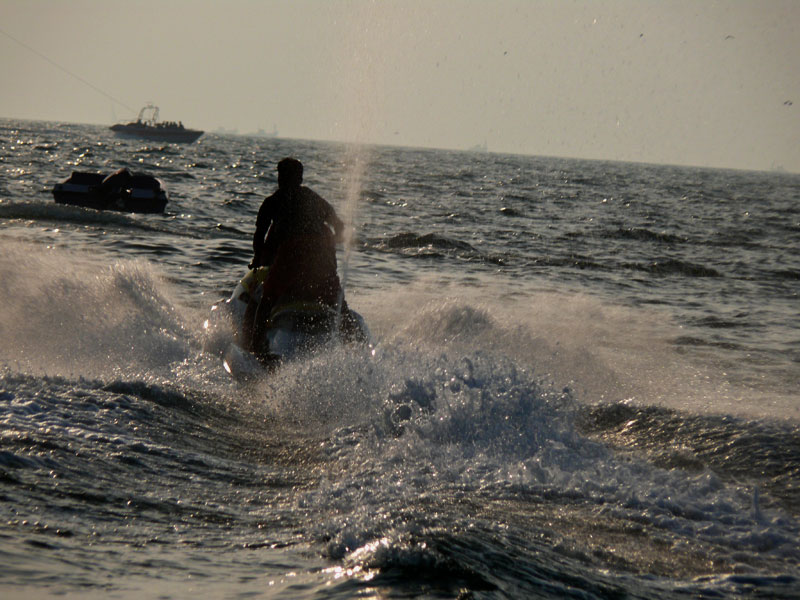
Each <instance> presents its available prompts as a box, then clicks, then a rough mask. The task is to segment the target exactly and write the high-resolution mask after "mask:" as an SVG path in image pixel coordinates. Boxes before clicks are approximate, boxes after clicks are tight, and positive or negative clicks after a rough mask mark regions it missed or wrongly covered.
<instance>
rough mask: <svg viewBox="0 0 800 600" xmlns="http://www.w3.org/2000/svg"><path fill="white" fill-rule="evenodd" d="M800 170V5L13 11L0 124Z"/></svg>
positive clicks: (83, 2) (48, 4)
mask: <svg viewBox="0 0 800 600" xmlns="http://www.w3.org/2000/svg"><path fill="white" fill-rule="evenodd" d="M148 102H153V103H154V104H156V105H158V106H159V108H160V116H161V118H162V119H163V120H172V121H182V122H183V123H184V125H186V126H187V127H193V128H199V129H205V130H206V131H214V130H217V129H220V128H225V129H235V130H237V131H238V132H239V133H245V134H246V133H252V132H255V131H257V130H258V129H264V130H266V131H271V130H272V129H273V127H275V128H276V129H277V130H278V132H279V135H280V136H281V137H286V138H295V139H313V140H337V141H345V142H359V143H375V144H388V145H398V146H412V147H433V148H454V149H468V148H470V147H473V146H476V145H481V144H486V145H487V147H488V149H489V150H490V151H493V152H507V153H514V154H530V155H543V156H563V157H576V158H589V159H605V160H622V161H635V162H647V163H660V164H677V165H696V166H708V167H723V168H736V169H759V170H762V169H763V170H769V169H776V168H783V169H786V170H788V171H793V172H800V1H797V0H788V1H778V0H756V1H747V0H741V1H737V0H726V1H722V2H715V1H711V0H707V1H703V0H688V1H672V0H661V1H658V2H656V1H654V0H648V1H645V0H639V1H629V0H604V1H602V2H600V1H595V2H589V1H585V2H583V1H570V0H558V1H556V0H526V1H523V0H519V1H514V0H491V1H490V0H485V1H477V0H473V1H468V0H460V1H455V0H423V1H418V0H403V1H393V0H383V1H367V0H349V1H346V0H329V1H322V0H316V1H311V0H294V1H274V0H260V1H256V0H225V1H210V0H141V1H136V0H128V1H125V2H123V1H121V0H0V118H16V119H34V120H48V121H66V122H75V123H97V124H109V125H111V124H113V123H114V122H117V121H126V120H128V119H131V118H134V117H135V116H136V114H137V113H138V111H139V109H140V108H141V107H142V106H144V105H145V104H146V103H148Z"/></svg>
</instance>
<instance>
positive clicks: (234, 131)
mask: <svg viewBox="0 0 800 600" xmlns="http://www.w3.org/2000/svg"><path fill="white" fill-rule="evenodd" d="M214 133H216V134H218V135H239V130H238V129H225V128H224V127H217V128H216V129H215V130H214Z"/></svg>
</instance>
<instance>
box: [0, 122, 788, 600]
mask: <svg viewBox="0 0 800 600" xmlns="http://www.w3.org/2000/svg"><path fill="white" fill-rule="evenodd" d="M290 154H291V155H294V156H297V157H298V158H300V159H301V160H303V162H304V164H305V165H306V183H307V184H308V185H309V186H310V187H312V188H313V189H315V190H316V191H318V192H320V193H321V194H322V195H323V196H325V197H327V198H328V199H329V200H331V201H332V203H333V204H334V205H335V206H337V208H338V210H339V212H340V213H341V214H342V215H343V216H344V217H346V218H347V220H349V221H350V222H352V224H353V225H354V228H355V232H356V233H355V235H354V238H353V240H352V244H351V246H350V248H349V249H342V252H341V255H340V263H339V264H340V271H341V275H342V278H343V280H344V281H345V284H346V287H347V290H346V291H347V298H348V302H349V304H350V305H351V306H352V307H353V308H355V309H356V310H358V311H359V312H361V313H362V314H363V315H364V316H365V318H366V320H367V322H368V323H369V325H370V327H371V329H372V332H373V335H374V337H375V338H376V341H377V342H378V343H377V351H376V353H375V355H374V356H372V355H370V354H369V353H363V354H360V353H353V352H346V351H343V350H338V349H337V350H334V351H331V352H329V353H325V354H320V355H318V356H315V357H313V358H312V359H310V360H308V361H306V362H302V363H297V364H293V365H289V366H287V367H285V368H284V369H282V370H281V371H280V372H279V373H278V375H277V376H275V377H272V378H264V379H263V380H260V381H257V382H255V383H254V384H252V385H249V386H247V387H240V386H237V385H236V384H234V383H233V382H231V381H230V380H229V378H228V377H227V375H226V374H225V372H224V371H223V369H222V367H221V364H220V362H219V360H218V359H217V358H215V357H210V356H206V355H204V354H202V352H201V350H200V349H201V335H202V322H203V320H204V319H205V318H206V316H207V313H208V309H209V307H210V305H211V304H212V303H213V302H215V301H217V300H219V299H220V298H222V297H225V296H227V295H228V294H229V293H230V290H231V289H232V287H233V285H234V284H235V282H236V281H237V280H238V278H239V277H240V276H241V275H242V274H243V269H244V266H245V265H246V264H247V262H248V260H249V258H250V256H249V255H250V244H251V241H250V236H251V234H252V229H253V226H254V219H255V213H256V211H257V209H258V206H259V204H260V202H261V199H262V198H263V196H264V195H266V194H267V193H269V192H270V191H271V190H272V189H273V188H274V186H275V171H274V169H275V163H276V161H277V160H278V159H280V158H281V157H283V156H286V155H290ZM0 157H2V160H1V162H0V248H2V252H0V281H1V282H2V284H0V306H2V307H3V308H2V310H0V341H1V342H2V344H0V377H1V379H0V422H1V423H2V425H1V426H0V565H2V566H0V592H2V595H3V597H10V598H16V597H40V596H49V595H60V596H63V597H76V598H77V597H80V598H86V597H90V598H91V597H96V598H114V597H117V598H141V597H174V598H186V597H194V596H197V595H201V596H202V597H220V598H222V597H225V598H239V597H252V596H256V597H259V596H263V597H285V598H350V597H364V598H407V597H427V598H456V597H460V598H537V597H541V598H550V597H574V598H624V597H631V598H687V597H729V596H734V595H736V596H737V597H752V598H765V597H771V598H772V597H776V598H794V597H800V591H798V590H800V568H798V562H799V561H800V544H799V543H798V539H800V487H799V486H800V473H799V472H798V470H799V469H800V428H799V427H798V423H800V403H798V399H799V397H798V389H800V386H798V379H799V377H798V375H799V374H800V334H799V333H798V332H800V310H799V309H798V307H800V303H799V302H798V291H799V290H800V253H799V252H798V239H800V236H799V235H798V233H800V176H796V175H789V174H773V173H752V172H738V171H720V170H703V169H688V168H677V167H667V166H648V165H634V164H620V163H601V162H584V161H575V160H563V159H552V158H537V157H524V156H507V155H496V154H471V153H465V152H450V151H435V150H415V149H399V148H361V149H352V148H347V147H344V146H340V145H337V144H330V143H321V142H311V141H294V140H283V139H247V138H237V137H220V136H214V135H206V136H204V137H203V138H201V140H200V141H199V142H198V143H196V144H193V145H188V146H177V145H160V144H156V145H153V144H150V143H147V142H136V141H131V140H119V139H116V138H113V137H112V136H111V135H110V132H108V131H107V130H106V129H105V128H101V127H92V126H78V125H67V124H60V123H31V122H12V121H0ZM121 166H127V167H129V168H131V169H132V170H138V171H145V172H148V173H151V174H154V175H156V176H158V177H160V178H161V179H162V180H163V181H164V182H165V184H166V186H167V189H168V191H169V193H170V203H169V204H168V205H167V212H166V214H164V215H131V214H122V213H107V212H95V211H90V210H86V209H80V208H75V207H68V206H60V205H56V204H55V203H54V202H53V200H52V196H51V195H50V189H51V188H52V185H53V184H54V183H55V182H57V181H59V180H63V179H64V178H66V177H67V176H68V175H69V173H70V171H71V170H73V169H86V170H97V171H110V170H112V169H116V168H119V167H121ZM401 415H403V416H408V415H410V417H411V418H410V419H409V420H403V419H401V418H400V416H401Z"/></svg>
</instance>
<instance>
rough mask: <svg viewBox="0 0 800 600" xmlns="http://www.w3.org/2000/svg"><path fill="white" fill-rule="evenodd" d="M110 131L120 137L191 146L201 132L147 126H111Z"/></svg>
mask: <svg viewBox="0 0 800 600" xmlns="http://www.w3.org/2000/svg"><path fill="white" fill-rule="evenodd" d="M111 131H113V132H114V133H116V134H117V135H119V136H121V137H128V138H138V139H144V140H152V141H157V142H172V143H176V144H191V143H193V142H196V141H197V140H198V139H199V138H200V136H201V135H203V133H204V132H203V131H200V130H198V129H179V128H176V127H151V126H149V125H135V124H133V125H121V124H118V125H112V126H111Z"/></svg>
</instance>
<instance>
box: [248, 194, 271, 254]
mask: <svg viewBox="0 0 800 600" xmlns="http://www.w3.org/2000/svg"><path fill="white" fill-rule="evenodd" d="M271 208H272V207H271V203H270V202H269V198H267V199H266V200H264V203H263V204H262V205H261V208H259V209H258V216H257V217H256V231H255V233H254V234H253V260H252V262H251V263H250V268H252V269H254V268H256V267H260V266H261V265H260V264H259V260H260V258H261V251H262V249H263V248H264V238H265V237H266V235H267V231H268V230H269V225H270V223H272V210H271Z"/></svg>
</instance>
